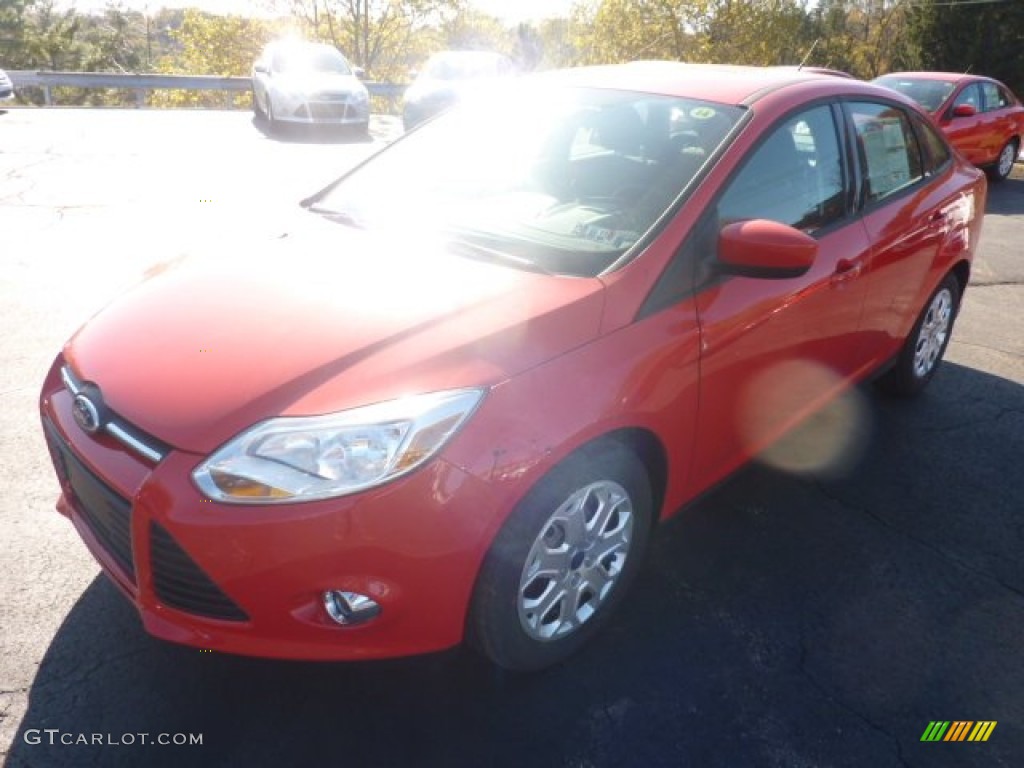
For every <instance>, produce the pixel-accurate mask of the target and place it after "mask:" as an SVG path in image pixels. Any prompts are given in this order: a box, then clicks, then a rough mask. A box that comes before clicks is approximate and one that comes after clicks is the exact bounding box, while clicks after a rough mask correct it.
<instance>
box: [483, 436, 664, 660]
mask: <svg viewBox="0 0 1024 768" xmlns="http://www.w3.org/2000/svg"><path fill="white" fill-rule="evenodd" d="M652 515H653V511H652V500H651V488H650V481H649V479H648V475H647V472H646V470H645V468H644V465H643V464H642V463H641V462H640V460H639V459H638V458H637V457H636V455H635V454H634V453H633V452H631V451H630V450H629V449H627V448H625V447H623V446H622V445H620V444H618V443H614V442H603V443H599V444H595V445H592V446H588V447H587V448H585V449H583V450H581V451H579V452H577V453H576V454H573V455H572V456H571V457H569V458H568V459H567V460H566V461H564V462H563V463H562V464H560V465H558V466H557V467H555V469H553V470H552V471H551V472H550V473H548V474H547V475H546V476H545V477H544V478H543V479H542V480H541V481H540V482H539V483H538V484H537V485H536V486H535V487H534V488H533V490H531V491H530V493H528V494H527V496H526V497H525V498H524V499H523V501H522V502H521V503H520V504H519V506H518V507H517V508H516V510H515V512H513V514H512V516H511V517H510V518H509V520H508V521H507V522H506V524H505V526H504V527H503V528H502V530H501V531H500V533H499V534H498V536H497V537H496V538H495V541H494V543H493V545H492V546H491V549H490V551H489V552H488V555H487V557H486V559H485V561H484V564H483V567H482V568H481V571H480V576H479V578H478V580H477V585H476V590H475V591H474V594H473V602H472V606H471V611H470V620H469V627H468V630H469V636H470V639H471V641H472V642H473V644H474V645H476V647H477V648H478V649H479V650H480V651H482V652H483V654H484V655H485V656H487V657H488V658H489V659H491V661H493V662H494V663H495V664H497V665H498V666H500V667H504V668H506V669H512V670H535V669H541V668H543V667H546V666H549V665H551V664H555V663H557V662H559V661H562V660H563V659H565V658H567V657H568V656H569V655H571V654H572V653H574V652H575V651H576V650H577V649H578V648H579V647H580V646H582V645H583V644H584V643H585V642H586V641H587V640H588V639H590V637H592V636H593V635H594V634H595V633H596V632H597V631H598V630H599V629H600V627H601V626H602V625H603V624H604V623H605V622H606V621H607V620H608V617H609V616H610V615H611V613H612V611H613V610H614V608H615V606H616V605H617V604H618V603H619V602H620V601H621V600H622V598H623V596H624V594H625V592H626V590H627V588H628V587H629V584H630V582H631V581H632V580H633V578H634V576H635V575H636V572H637V569H638V568H639V566H640V563H641V560H642V557H643V553H644V550H645V548H646V544H647V539H648V535H649V532H650V527H651V520H652Z"/></svg>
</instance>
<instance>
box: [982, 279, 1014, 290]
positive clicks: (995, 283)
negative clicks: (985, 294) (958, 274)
mask: <svg viewBox="0 0 1024 768" xmlns="http://www.w3.org/2000/svg"><path fill="white" fill-rule="evenodd" d="M1019 285H1024V280H985V281H984V282H977V283H975V282H972V283H971V284H970V288H972V289H974V288H1003V287H1006V286H1019Z"/></svg>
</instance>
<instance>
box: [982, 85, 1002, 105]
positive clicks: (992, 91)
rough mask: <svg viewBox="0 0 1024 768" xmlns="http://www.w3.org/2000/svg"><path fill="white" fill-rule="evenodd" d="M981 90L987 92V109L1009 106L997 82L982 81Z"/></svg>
mask: <svg viewBox="0 0 1024 768" xmlns="http://www.w3.org/2000/svg"><path fill="white" fill-rule="evenodd" d="M981 92H982V93H984V94H985V111H986V112H991V111H992V110H994V109H1002V108H1003V107H1005V106H1007V101H1006V99H1005V98H1004V97H1003V94H1002V92H1001V91H1000V90H999V86H998V85H996V84H995V83H982V84H981Z"/></svg>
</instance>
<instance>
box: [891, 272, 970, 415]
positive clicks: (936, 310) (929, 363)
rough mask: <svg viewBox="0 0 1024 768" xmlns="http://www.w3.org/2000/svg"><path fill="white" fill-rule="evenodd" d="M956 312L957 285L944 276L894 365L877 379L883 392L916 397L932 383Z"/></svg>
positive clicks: (957, 307)
mask: <svg viewBox="0 0 1024 768" xmlns="http://www.w3.org/2000/svg"><path fill="white" fill-rule="evenodd" d="M959 308H960V284H959V283H958V282H957V280H956V278H955V277H954V276H953V275H952V274H948V275H946V276H945V277H944V278H943V280H942V282H941V283H939V287H938V288H936V289H935V291H934V293H932V295H931V296H930V297H929V299H928V301H927V303H926V304H925V306H924V309H923V310H921V314H920V316H919V317H918V318H917V322H915V323H914V327H913V329H912V330H911V331H910V335H909V336H907V338H906V341H904V342H903V348H902V349H901V350H900V353H899V357H898V358H897V359H896V364H895V366H893V368H892V369H891V370H889V371H888V372H886V374H885V375H884V376H883V377H882V378H880V379H879V381H878V383H879V386H880V387H881V388H882V389H883V390H885V391H886V392H888V393H890V394H893V395H899V396H904V397H909V396H913V395H916V394H918V393H920V392H921V391H922V390H923V389H924V388H925V387H926V386H928V382H929V381H931V380H932V377H933V376H934V375H935V371H937V370H938V368H939V363H941V362H942V356H943V355H944V354H945V352H946V347H947V346H949V338H950V336H952V335H953V323H954V321H955V320H956V315H957V311H958V310H959Z"/></svg>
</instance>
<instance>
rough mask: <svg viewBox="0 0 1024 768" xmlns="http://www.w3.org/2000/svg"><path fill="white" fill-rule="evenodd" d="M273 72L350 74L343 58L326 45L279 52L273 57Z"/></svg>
mask: <svg viewBox="0 0 1024 768" xmlns="http://www.w3.org/2000/svg"><path fill="white" fill-rule="evenodd" d="M274 71H275V72H281V73H286V74H297V73H304V72H328V73H334V74H339V75H350V74H352V70H351V69H350V68H349V65H348V62H347V61H346V60H345V57H344V56H342V55H341V54H340V53H339V52H338V51H337V50H335V49H334V48H331V47H330V46H327V45H316V46H302V47H299V48H289V49H288V50H285V51H280V52H278V53H277V54H275V55H274Z"/></svg>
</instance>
